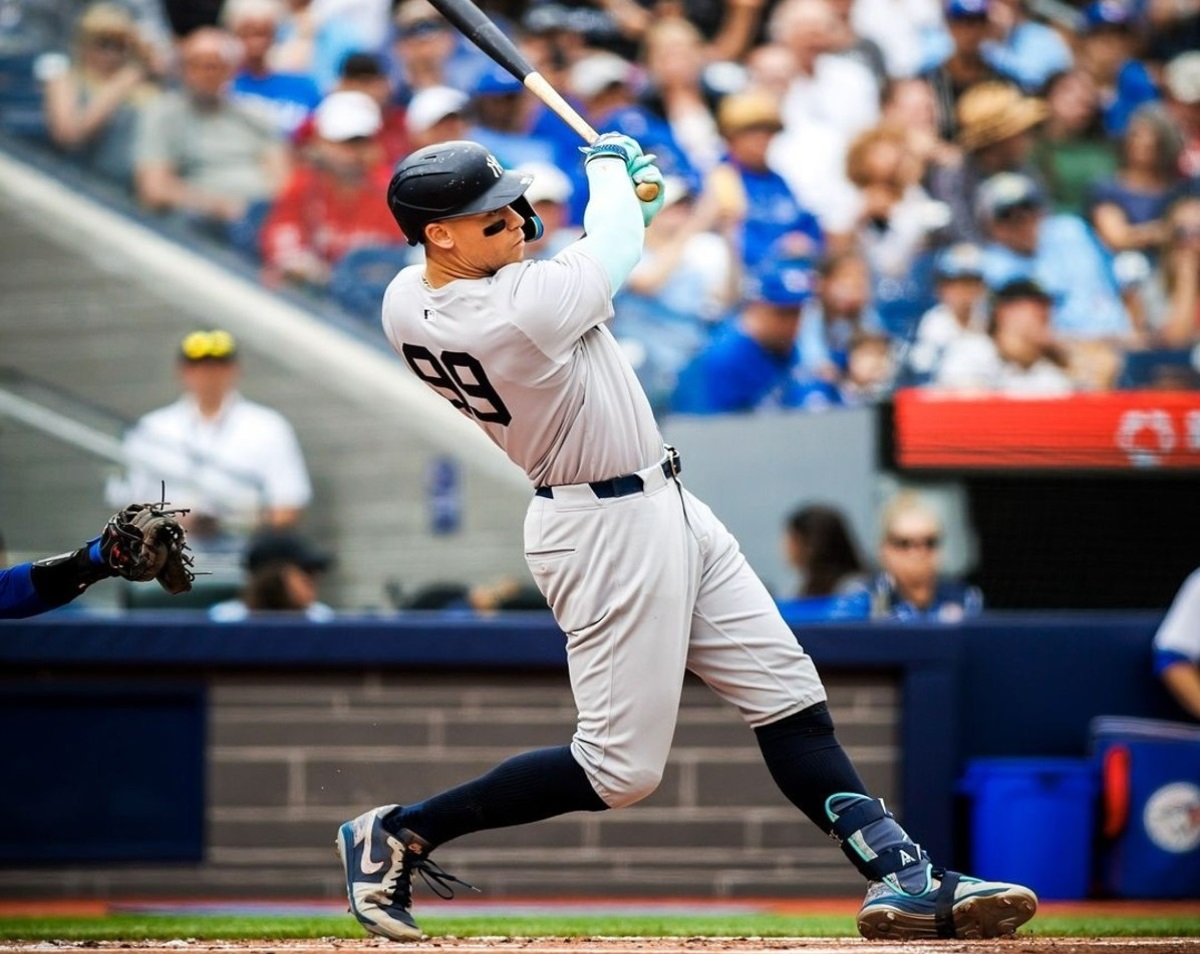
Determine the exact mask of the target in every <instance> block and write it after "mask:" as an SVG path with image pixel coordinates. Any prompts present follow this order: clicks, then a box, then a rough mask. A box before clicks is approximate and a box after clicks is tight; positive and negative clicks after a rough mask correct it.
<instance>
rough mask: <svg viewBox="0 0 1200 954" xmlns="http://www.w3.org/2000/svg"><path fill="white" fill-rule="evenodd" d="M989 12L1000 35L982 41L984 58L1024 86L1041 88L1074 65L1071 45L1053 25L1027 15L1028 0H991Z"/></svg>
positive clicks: (1034, 89) (997, 70)
mask: <svg viewBox="0 0 1200 954" xmlns="http://www.w3.org/2000/svg"><path fill="white" fill-rule="evenodd" d="M988 15H989V18H990V20H991V22H992V24H993V27H994V28H995V29H997V30H998V31H999V32H1000V34H1001V36H1000V38H999V39H996V40H991V41H988V42H987V43H985V44H984V45H983V58H984V59H985V60H986V61H987V62H988V64H990V65H991V67H992V69H994V70H995V71H996V72H997V73H1000V74H1001V75H1003V76H1006V77H1008V78H1009V79H1011V80H1012V81H1013V82H1014V83H1017V84H1018V85H1020V86H1021V88H1022V89H1024V90H1026V91H1028V92H1035V91H1038V90H1040V89H1041V88H1042V87H1043V86H1044V85H1045V83H1046V80H1048V79H1049V78H1050V77H1051V76H1053V75H1054V74H1055V73H1061V72H1062V71H1063V70H1069V69H1070V68H1071V64H1072V57H1071V50H1070V48H1069V47H1068V46H1067V44H1066V43H1064V42H1063V39H1062V37H1061V36H1059V35H1058V33H1057V32H1056V31H1055V30H1054V29H1053V28H1051V27H1048V26H1046V25H1045V24H1044V23H1038V22H1036V21H1035V20H1030V19H1029V18H1028V16H1027V15H1026V13H1025V0H992V2H991V4H990V6H989V10H988Z"/></svg>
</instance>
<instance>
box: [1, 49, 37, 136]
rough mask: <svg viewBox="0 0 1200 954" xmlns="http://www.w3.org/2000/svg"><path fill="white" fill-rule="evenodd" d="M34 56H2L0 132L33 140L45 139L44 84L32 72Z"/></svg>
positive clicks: (23, 54)
mask: <svg viewBox="0 0 1200 954" xmlns="http://www.w3.org/2000/svg"><path fill="white" fill-rule="evenodd" d="M36 59H37V54H34V53H12V54H8V55H0V130H3V131H4V132H7V133H12V134H14V135H17V136H22V137H25V138H31V139H44V138H45V137H46V116H45V112H44V111H43V109H42V84H41V83H40V82H39V81H38V79H37V77H36V76H35V75H34V72H33V64H34V61H35V60H36Z"/></svg>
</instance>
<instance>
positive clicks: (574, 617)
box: [383, 245, 825, 808]
mask: <svg viewBox="0 0 1200 954" xmlns="http://www.w3.org/2000/svg"><path fill="white" fill-rule="evenodd" d="M422 275H423V269H422V268H421V267H418V266H414V267H410V268H407V269H405V270H404V271H402V272H401V273H400V274H399V275H398V276H396V278H395V279H394V281H393V282H392V284H391V286H390V287H389V288H388V292H387V295H386V297H385V299H384V306H383V323H384V329H385V331H386V333H387V336H388V340H389V341H390V342H391V343H392V346H393V347H394V348H395V349H396V351H397V352H398V353H399V354H400V355H402V356H403V357H404V359H405V361H406V362H407V363H408V365H409V367H410V368H412V370H413V371H414V372H415V373H416V374H417V376H418V377H420V378H421V379H422V380H423V381H425V383H426V384H428V385H429V386H430V387H431V388H433V389H434V390H435V391H437V392H438V393H440V394H442V395H443V396H444V397H445V398H446V399H447V400H449V401H450V402H451V403H452V404H453V405H454V406H455V407H457V408H458V409H459V411H461V412H462V413H464V414H468V415H470V416H471V417H472V418H474V420H475V421H476V422H477V423H478V424H479V425H480V426H481V427H482V428H484V430H485V431H487V433H488V435H489V436H490V437H491V439H492V440H493V441H495V442H496V443H497V444H498V445H500V447H502V448H503V449H504V450H505V451H506V452H507V454H508V456H509V457H510V458H511V459H512V460H513V461H515V462H516V463H517V464H519V465H520V466H521V467H523V468H524V469H525V472H526V473H527V474H528V475H529V477H530V480H532V481H533V483H534V484H535V485H536V486H538V487H543V488H547V487H548V488H550V491H549V492H548V493H545V494H543V495H535V496H533V498H532V500H531V502H530V507H529V511H528V514H527V516H526V519H525V558H526V561H527V563H528V565H529V569H530V572H531V573H532V575H533V578H534V580H535V581H536V582H537V584H538V587H539V588H540V589H541V591H542V593H543V594H544V595H545V597H546V601H547V603H548V604H549V606H550V608H551V610H552V611H553V612H554V617H555V619H556V620H557V622H558V624H559V626H560V628H561V629H562V630H563V632H564V633H565V634H566V637H567V665H568V669H569V671H570V675H571V686H572V689H573V691H574V694H575V703H576V706H577V707H578V710H579V720H578V725H577V728H576V732H575V736H574V738H573V739H572V742H571V751H572V754H573V755H574V757H575V759H576V760H577V761H578V762H579V764H580V765H581V766H582V767H583V769H584V771H585V772H586V773H587V775H588V778H589V780H590V781H591V783H592V786H593V787H594V788H595V790H596V792H597V793H598V794H599V795H600V797H601V798H602V799H603V800H604V802H605V803H606V804H608V805H609V806H610V807H613V808H619V807H621V806H624V805H628V804H631V803H633V802H636V801H638V800H639V799H641V798H644V797H645V796H646V795H648V794H649V793H650V792H652V791H653V790H654V789H655V787H657V785H658V782H659V780H660V779H661V777H662V773H663V770H664V768H665V766H666V762H667V755H668V753H669V750H670V747H671V740H672V737H673V736H674V733H675V721H676V718H677V714H678V708H679V699H680V693H681V691H682V687H683V677H684V672H685V670H690V671H692V672H694V673H696V674H697V675H698V676H700V677H701V678H702V679H703V680H704V681H705V682H707V683H708V684H709V685H710V686H711V687H712V688H713V689H714V690H715V691H716V692H717V693H718V694H720V695H721V696H722V697H723V698H725V699H726V700H728V701H729V702H731V703H732V704H733V705H735V706H737V708H738V709H739V711H740V712H741V713H742V716H743V718H744V719H745V720H746V722H747V723H748V724H750V725H752V726H759V725H766V724H768V723H770V722H774V721H776V720H778V719H782V718H785V717H787V716H789V715H792V714H794V713H796V712H800V711H801V710H803V709H806V708H808V707H809V706H811V705H813V704H814V703H816V702H820V701H822V700H823V699H824V698H825V690H824V687H823V686H822V685H821V681H820V679H819V677H818V676H817V672H816V669H815V667H814V666H813V664H812V661H811V660H810V659H809V657H808V656H807V655H806V654H805V653H804V650H803V649H801V648H800V646H799V645H798V644H797V642H796V638H795V636H794V635H793V634H792V632H791V630H790V629H788V627H787V625H786V624H785V623H784V622H783V620H782V619H781V618H780V615H779V612H778V610H777V609H776V607H775V603H774V601H773V600H772V598H771V596H770V594H769V593H768V592H767V590H766V588H765V587H764V586H763V584H762V583H761V582H760V581H759V579H758V577H757V576H755V574H754V572H753V571H752V570H751V569H750V567H749V565H748V564H747V563H746V560H745V557H744V556H743V555H742V553H741V550H740V549H739V547H738V545H737V542H736V540H734V538H733V536H732V535H731V534H730V533H729V531H728V530H726V528H725V527H724V526H722V524H721V523H720V521H718V520H717V519H716V517H714V516H713V514H712V512H711V511H710V510H709V508H708V507H707V506H705V505H704V504H703V503H702V502H701V501H699V500H698V499H696V497H695V496H693V495H692V494H690V493H689V492H688V491H687V490H686V489H685V488H684V487H683V486H682V485H681V484H680V483H679V481H678V480H677V479H674V478H672V477H669V476H667V474H666V473H664V470H663V468H662V466H661V462H662V460H663V457H664V453H663V445H662V440H661V438H660V436H659V432H658V427H657V426H656V424H655V422H654V417H653V414H652V412H651V410H650V406H649V404H648V402H647V400H646V397H645V394H644V392H643V391H642V389H641V386H640V385H639V384H638V381H637V378H636V377H635V375H634V373H633V369H632V367H631V366H630V364H629V362H628V361H627V360H626V359H625V357H624V355H623V354H622V352H621V350H620V348H619V346H618V345H617V343H616V341H615V340H614V338H613V336H612V334H611V333H610V332H609V331H608V329H607V328H606V327H604V324H603V323H604V321H605V320H606V319H607V318H608V317H609V316H610V315H611V314H612V304H611V295H612V290H611V288H610V287H609V281H608V278H607V276H606V273H605V271H604V268H603V266H602V265H601V264H600V263H599V262H597V261H595V260H594V259H593V258H592V256H591V255H590V254H589V253H588V252H587V251H586V250H584V249H583V248H580V247H579V246H578V245H577V246H573V247H571V248H570V249H568V250H566V251H564V252H561V253H559V255H558V256H557V257H556V258H554V259H551V260H549V261H534V262H523V263H518V264H513V265H508V266H505V267H503V268H501V269H500V270H499V271H497V272H496V273H495V275H493V276H491V277H489V278H481V279H473V280H459V281H454V282H451V283H449V284H447V285H445V286H443V287H442V288H439V289H431V288H430V287H429V286H428V285H426V284H425V283H424V281H423V279H422ZM633 473H636V474H637V475H638V477H639V478H640V486H641V488H642V489H641V490H640V491H639V492H633V493H629V494H626V495H622V496H610V497H603V496H598V495H597V494H596V493H595V491H594V488H592V487H591V486H590V483H591V482H594V481H601V480H607V479H609V478H613V477H618V476H624V475H627V474H633Z"/></svg>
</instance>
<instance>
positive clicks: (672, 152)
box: [567, 52, 701, 192]
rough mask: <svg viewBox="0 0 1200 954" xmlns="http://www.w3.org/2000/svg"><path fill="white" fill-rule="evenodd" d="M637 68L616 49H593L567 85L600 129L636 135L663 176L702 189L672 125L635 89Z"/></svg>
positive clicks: (573, 70) (575, 67) (572, 72)
mask: <svg viewBox="0 0 1200 954" xmlns="http://www.w3.org/2000/svg"><path fill="white" fill-rule="evenodd" d="M635 78H636V71H635V68H634V66H633V64H632V63H630V62H629V61H628V60H625V59H622V58H621V57H619V56H617V54H615V53H609V52H599V53H590V54H588V55H587V56H584V57H583V58H581V59H579V60H576V61H575V63H574V64H572V66H571V69H570V71H569V72H568V74H567V86H568V89H569V90H570V92H571V93H572V94H573V95H575V96H576V97H577V98H578V99H579V100H580V102H582V103H583V105H584V110H585V113H584V115H585V116H587V117H588V118H589V120H590V121H591V124H592V126H593V127H595V128H596V129H598V130H600V131H601V132H619V133H624V134H625V135H626V136H629V137H630V138H631V139H636V140H637V141H638V142H639V143H640V144H641V147H642V149H644V150H645V151H646V153H648V154H649V153H653V154H654V155H655V156H657V157H658V158H657V159H656V160H655V163H654V164H655V165H656V166H658V168H659V169H661V170H662V174H663V175H664V176H676V177H678V178H680V179H683V180H684V182H685V183H687V187H688V189H689V190H691V191H693V192H699V191H700V187H701V181H700V174H699V172H698V171H697V170H696V168H695V167H694V166H693V165H692V163H691V161H690V160H689V159H688V157H687V154H686V153H685V152H684V151H683V149H682V148H681V147H680V146H679V143H677V142H676V141H675V134H674V133H672V132H671V127H670V126H669V125H668V124H667V122H666V121H665V120H663V119H661V118H660V117H658V116H656V115H654V113H652V112H651V111H650V110H649V109H647V108H646V107H645V106H642V105H639V104H638V102H637V97H636V94H635V92H634V80H635Z"/></svg>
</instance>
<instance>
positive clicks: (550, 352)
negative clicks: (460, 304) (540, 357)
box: [509, 246, 613, 361]
mask: <svg viewBox="0 0 1200 954" xmlns="http://www.w3.org/2000/svg"><path fill="white" fill-rule="evenodd" d="M515 274H516V279H515V281H514V282H513V285H512V289H511V292H510V302H509V306H510V307H509V313H510V315H511V317H512V322H513V324H514V325H516V326H517V327H518V328H520V329H521V331H522V332H524V333H525V334H526V335H527V336H528V337H529V340H530V341H532V342H533V343H534V344H535V345H536V346H537V347H538V349H539V350H540V351H542V352H543V353H544V354H545V355H547V356H548V357H550V358H552V359H554V360H556V361H565V360H566V359H567V357H568V356H569V355H570V354H571V352H572V351H573V350H574V348H575V343H576V342H577V341H578V340H579V339H580V338H581V337H583V335H584V334H585V333H586V332H588V331H590V330H591V329H592V328H595V327H596V326H597V325H599V324H602V323H603V322H605V321H607V320H608V319H609V318H611V317H612V314H613V308H612V289H611V288H610V287H609V282H608V276H607V275H606V274H605V271H604V266H603V265H602V264H601V263H600V262H598V261H597V260H596V259H595V258H593V257H592V256H591V255H590V254H589V253H588V252H587V251H586V250H584V249H581V248H578V247H576V246H571V247H570V248H567V249H565V250H564V251H562V252H560V253H559V254H558V255H556V256H555V257H554V258H552V259H549V260H547V261H541V262H529V263H528V264H526V265H524V266H523V267H520V269H519V271H516V272H515Z"/></svg>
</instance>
